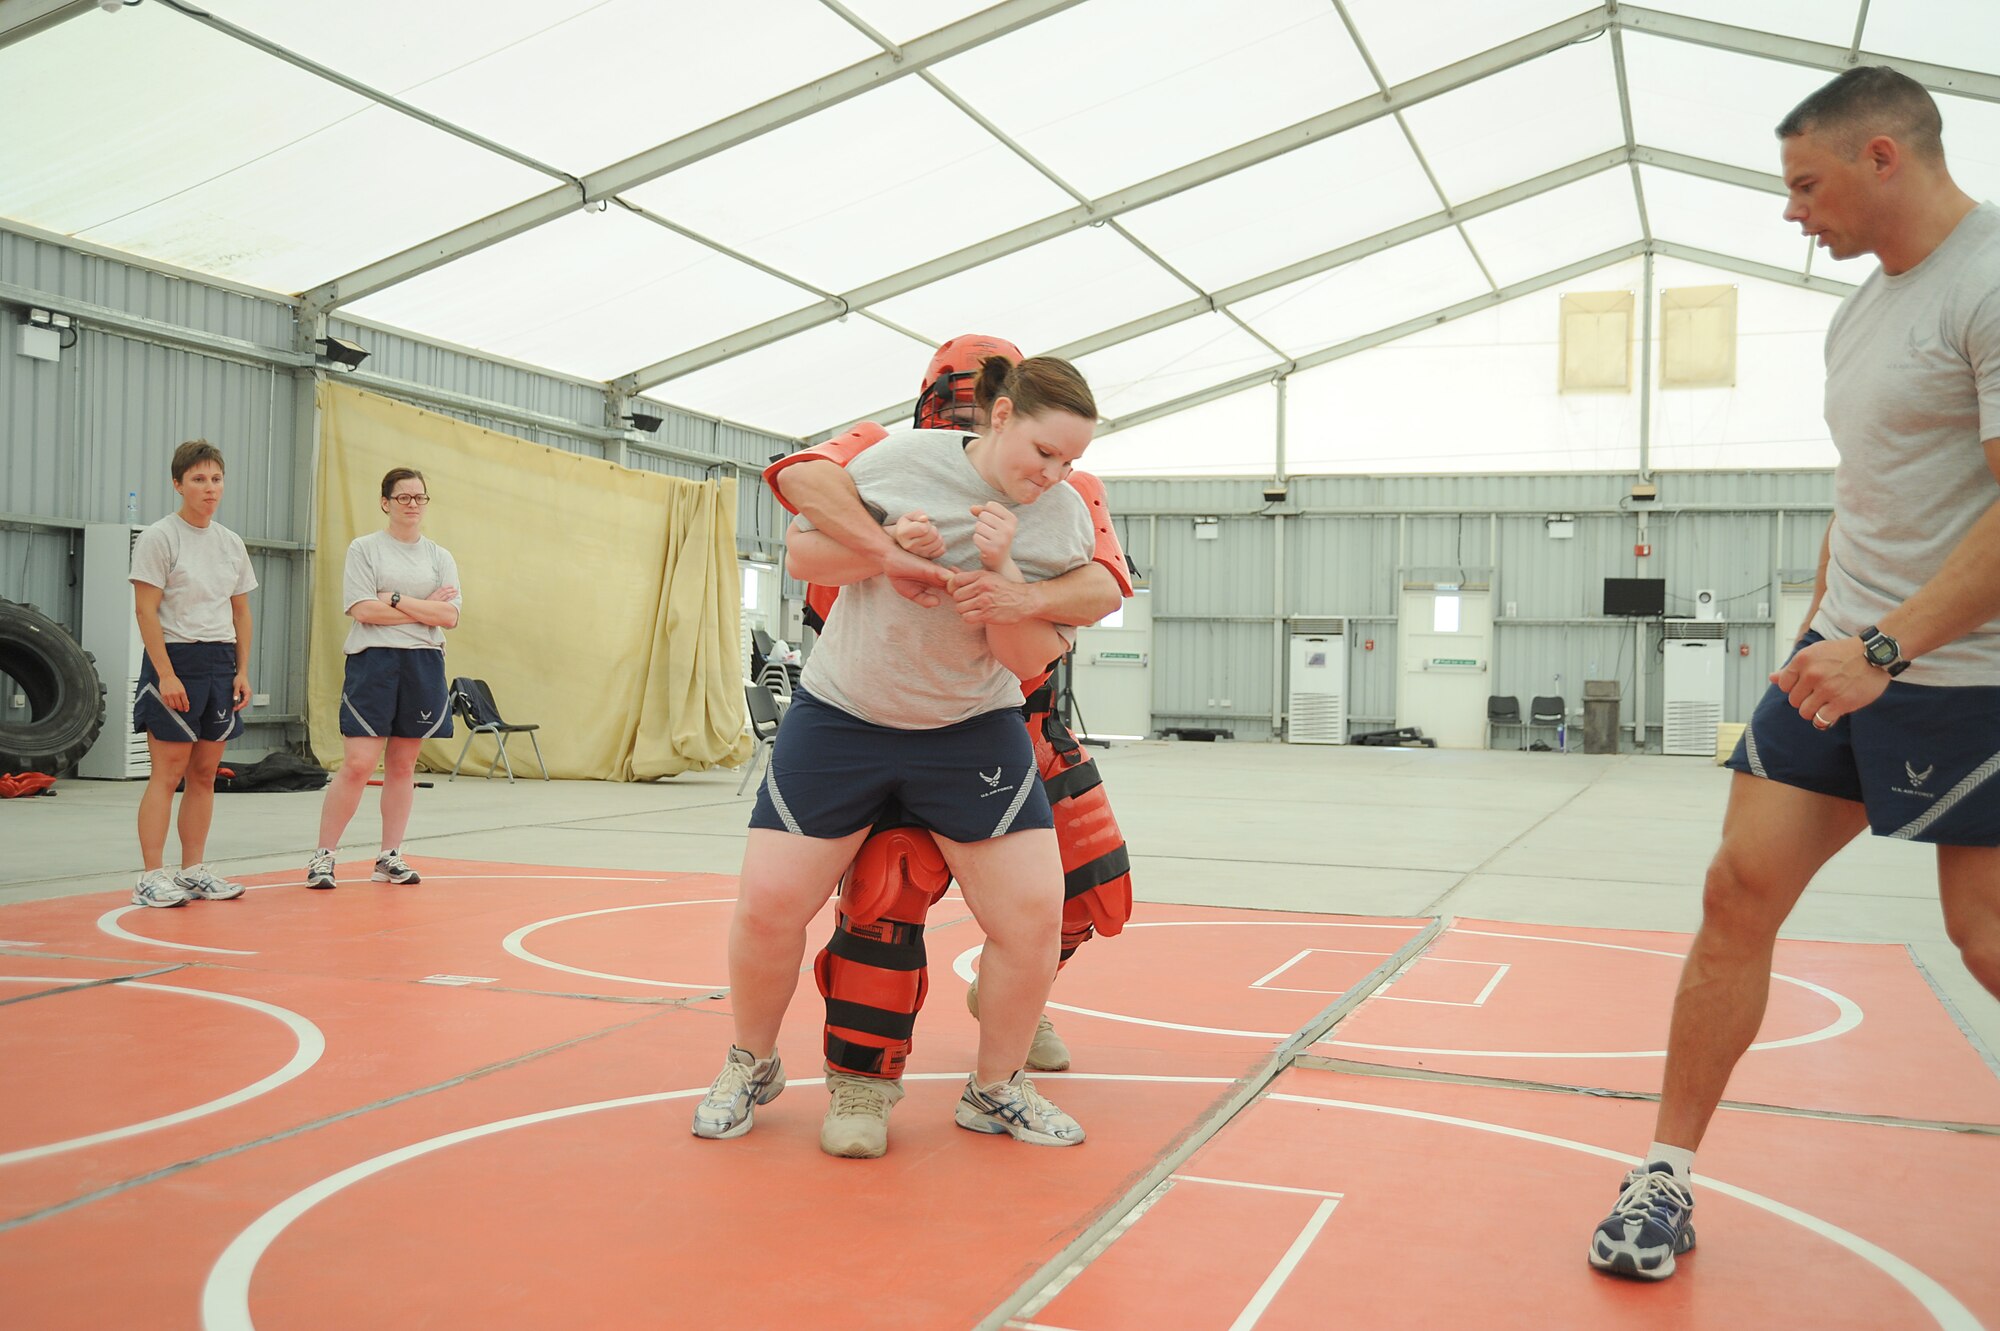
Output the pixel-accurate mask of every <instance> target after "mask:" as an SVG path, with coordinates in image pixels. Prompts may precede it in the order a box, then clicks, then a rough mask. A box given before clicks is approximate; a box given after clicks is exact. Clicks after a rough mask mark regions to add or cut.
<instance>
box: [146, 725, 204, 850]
mask: <svg viewBox="0 0 2000 1331" xmlns="http://www.w3.org/2000/svg"><path fill="white" fill-rule="evenodd" d="M146 752H147V753H149V754H151V755H152V757H153V774H152V775H151V776H150V777H148V778H147V779H146V793H145V794H143V795H141V796H140V797H139V859H140V861H141V863H142V864H143V865H144V866H145V870H146V872H147V873H151V872H152V871H153V870H155V869H158V868H161V867H163V866H164V865H165V863H166V849H167V825H168V824H169V823H171V822H172V821H173V820H174V787H175V786H178V785H179V784H180V783H181V778H182V777H184V776H186V775H187V769H188V759H189V757H190V756H191V755H192V754H193V752H194V745H193V744H173V743H169V742H168V741H166V740H163V739H160V738H158V737H156V736H153V735H147V736H146Z"/></svg>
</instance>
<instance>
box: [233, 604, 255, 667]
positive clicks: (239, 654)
mask: <svg viewBox="0 0 2000 1331" xmlns="http://www.w3.org/2000/svg"><path fill="white" fill-rule="evenodd" d="M229 618H230V620H231V622H232V623H233V624H234V625H235V627H236V673H237V674H239V675H248V674H249V673H250V642H251V639H252V637H253V636H254V635H253V631H252V628H251V624H250V612H249V611H248V610H247V609H246V610H236V611H233V612H232V613H231V614H230V616H229Z"/></svg>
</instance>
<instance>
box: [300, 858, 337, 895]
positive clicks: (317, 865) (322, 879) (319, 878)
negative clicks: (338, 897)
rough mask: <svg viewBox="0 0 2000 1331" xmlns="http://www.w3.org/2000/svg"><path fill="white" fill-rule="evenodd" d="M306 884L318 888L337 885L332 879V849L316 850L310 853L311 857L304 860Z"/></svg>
mask: <svg viewBox="0 0 2000 1331" xmlns="http://www.w3.org/2000/svg"><path fill="white" fill-rule="evenodd" d="M306 886H307V887H320V888H328V887H338V886H339V884H338V883H336V882H334V881H333V852H332V851H330V850H316V851H314V852H313V853H312V858H311V859H309V860H307V861H306Z"/></svg>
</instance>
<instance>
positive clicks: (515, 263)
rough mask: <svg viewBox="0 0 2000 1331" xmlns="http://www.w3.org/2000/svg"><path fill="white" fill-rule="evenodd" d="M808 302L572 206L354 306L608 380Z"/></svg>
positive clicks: (702, 250)
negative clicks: (542, 222) (640, 362)
mask: <svg viewBox="0 0 2000 1331" xmlns="http://www.w3.org/2000/svg"><path fill="white" fill-rule="evenodd" d="M812 299H813V297H812V294H811V293H810V292H807V291H804V290H802V289H800V288H798V287H795V286H793V285H792V284H790V283H788V282H782V281H779V280H778V279H777V278H774V277H770V276H768V275H766V274H765V273H762V272H759V271H758V270H757V269H755V268H752V267H749V266H748V265H746V264H741V263H737V262H736V261H735V260H733V259H727V258H724V257H723V256H721V255H719V254H717V253H716V252H715V251H713V250H711V249H708V248H707V247H706V246H702V245H697V244H695V243H694V242H693V241H691V240H686V239H683V238H682V237H680V236H677V235H675V234H673V233H672V232H670V231H667V230H665V229H664V228H662V227H659V226H655V225H654V224H653V223H651V222H648V221H646V220H644V219H643V218H639V217H636V216H634V215H633V214H631V213H629V212H626V211H625V210H624V209H622V208H616V207H613V208H609V209H607V210H606V211H604V212H596V211H590V212H582V213H572V214H570V215H569V216H567V217H564V218H561V219H559V220H557V221H554V222H551V223H549V224H548V225H547V226H543V227H537V228H536V229H535V230H533V231H528V232H525V233H523V234H521V235H519V236H516V237H514V238H513V239H512V240H507V241H502V242H501V243H500V244H498V245H493V246H490V247H489V248H487V249H483V250H481V251H479V252H478V253H477V254H469V255H467V256H466V257H464V258H462V259H460V260H458V261H457V262H456V263H450V264H446V265H444V266H443V267H440V268H434V269H432V270H431V271H430V272H428V273H425V274H423V275H422V276H420V277H415V278H412V279H411V280H410V281H408V282H404V283H401V284H399V285H397V286H393V287H390V288H389V289H388V290H386V291H382V292H378V293H377V294H375V295H373V296H369V297H367V298H366V299H364V300H360V301H357V302H355V303H354V304H353V305H352V306H351V307H350V308H351V309H352V310H353V311H354V313H355V314H357V315H359V316H361V317H362V318H364V319H372V320H374V321H375V322H377V323H384V324H389V325H392V326H395V327H399V328H415V329H422V330H424V331H426V332H429V333H431V334H433V335H435V336H439V337H443V338H445V339H447V340H449V341H452V342H457V343H459V344H460V345H462V346H468V347H473V348H476V349H477V350H480V351H487V352H491V353H493V354H494V355H497V356H504V357H507V358H508V359H510V360H518V361H526V362H528V363H529V364H534V365H546V366H548V367H550V368H551V369H556V370H561V371H563V372H564V373H566V374H577V375H583V376H584V377H586V378H592V379H609V378H612V377H614V376H616V375H618V374H620V373H622V372H624V371H626V370H629V369H630V368H631V367H632V364H633V362H634V361H635V360H638V359H642V358H646V357H649V356H660V357H664V356H668V355H672V354H674V353H675V352H679V351H686V350H687V349H689V348H690V347H694V346H698V345H700V344H702V343H704V342H707V341H709V340H711V339H713V338H717V337H721V336H723V335H724V334H726V333H730V332H733V331H734V330H736V329H737V328H739V327H741V326H743V325H744V324H746V323H756V322H759V321H761V320H763V319H768V318H771V317H772V316H774V315H778V314H782V313H784V312H785V311H786V310H791V309H796V308H798V307H799V306H800V305H803V304H807V303H809V302H810V301H811V300H812Z"/></svg>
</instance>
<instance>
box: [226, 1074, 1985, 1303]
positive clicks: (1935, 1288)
mask: <svg viewBox="0 0 2000 1331" xmlns="http://www.w3.org/2000/svg"><path fill="white" fill-rule="evenodd" d="M965 1075H966V1074H965V1073H963V1072H912V1073H906V1074H904V1080H905V1081H959V1080H962V1079H963V1078H964V1077H965ZM1060 1079H1061V1080H1063V1081H1164V1082H1175V1083H1190V1082H1198V1083H1202V1084H1204V1085H1218V1086H1227V1085H1233V1084H1234V1083H1235V1078H1232V1077H1149V1076H1144V1075H1140V1074H1122V1075H1115V1076H1105V1075H1100V1074H1096V1073H1089V1072H1071V1073H1064V1074H1061V1078H1060ZM825 1080H826V1079H825V1078H824V1077H798V1078H793V1079H792V1080H791V1081H790V1082H789V1083H788V1084H789V1085H793V1086H816V1085H821V1084H823V1083H824V1082H825ZM707 1093H708V1087H706V1086H693V1087H689V1088H687V1089H685V1090H678V1091H658V1092H654V1093H652V1094H649V1095H628V1096H624V1097H621V1098H619V1099H615V1100H597V1101H592V1102H589V1103H585V1104H575V1105H564V1106H562V1107H560V1108H557V1109H544V1110H540V1111H538V1112H536V1113H532V1114H521V1115H518V1116H517V1117H514V1118H507V1119H499V1120H497V1121H495V1122H491V1123H482V1124H479V1125H477V1126H475V1127H470V1128H461V1129H459V1130H458V1131H456V1132H448V1133H444V1134H442V1135H440V1136H436V1137H431V1138H428V1139H426V1140H424V1141H420V1142H413V1143H411V1144H410V1145H408V1146H403V1147H399V1148H397V1149H396V1150H393V1151H388V1152H385V1153H384V1154H382V1155H378V1156H375V1157H373V1158H372V1159H368V1160H363V1161H361V1162H360V1163H359V1164H355V1165H350V1166H349V1167H348V1168H346V1169H343V1170H341V1171H340V1172H339V1173H336V1174H331V1175H328V1176H327V1177H326V1178H323V1179H321V1180H320V1181H319V1182H317V1183H314V1184H312V1185H310V1186H309V1187H306V1188H303V1189H301V1190H300V1191H298V1192H295V1193H293V1194H292V1195H291V1196H290V1197H287V1198H286V1199H285V1200H284V1201H282V1202H279V1203H278V1204H277V1205H276V1206H274V1207H272V1208H271V1209H270V1210H268V1211H266V1212H264V1213H263V1214H262V1215H260V1216H258V1217H257V1218H256V1219H255V1220H253V1221H251V1222H250V1224H249V1225H248V1226H247V1227H245V1228H244V1230H243V1232H242V1233H240V1234H238V1235H237V1236H236V1237H235V1238H234V1239H233V1240H231V1241H230V1243H229V1246H228V1247H227V1248H225V1249H223V1251H222V1255H221V1256H220V1257H218V1258H216V1261H215V1265H214V1266H213V1267H211V1268H209V1272H208V1277H207V1279H206V1280H205V1281H204V1282H203V1283H202V1291H201V1316H202V1328H203V1331H255V1327H256V1323H255V1322H253V1321H252V1320H251V1317H250V1282H251V1279H252V1277H254V1276H255V1274H256V1271H257V1264H258V1263H259V1262H260V1261H261V1260H262V1259H263V1256H264V1254H265V1253H266V1252H267V1251H268V1250H269V1249H270V1247H271V1245H272V1244H273V1243H274V1242H276V1241H277V1239H278V1236H279V1235H281V1234H283V1233H284V1232H285V1230H286V1229H287V1228H288V1227H289V1226H290V1225H291V1224H292V1223H293V1222H294V1221H296V1220H298V1219H299V1217H301V1216H303V1215H304V1214H305V1213H306V1212H308V1211H310V1210H311V1209H312V1208H313V1207H315V1206H317V1205H319V1204H320V1203H321V1202H323V1201H325V1200H327V1199H328V1198H329V1197H332V1196H335V1195H336V1194H338V1193H340V1192H341V1191H343V1190H344V1189H346V1188H349V1187H352V1186H353V1185H354V1184H356V1183H359V1182H361V1181H362V1180H364V1179H367V1178H372V1177H373V1176H375V1175H376V1174H380V1173H383V1172H384V1171H386V1170H389V1169H392V1168H394V1167H395V1166H397V1165H401V1164H405V1163H407V1162H409V1161H411V1160H415V1159H419V1158H421V1157H423V1156H426V1155H429V1154H431V1153H432V1152H434V1151H441V1150H443V1149H445V1148H446V1147H449V1146H457V1145H459V1144H461V1143H463V1142H469V1141H476V1140H478V1139H480V1138H482V1137H490V1136H493V1135H495V1134H496V1133H501V1132H507V1131H510V1130H512V1129H514V1128H522V1127H531V1126H535V1125H538V1124H542V1123H552V1122H556V1121H559V1120H561V1119H566V1118H575V1117H577V1116H579V1115H582V1114H594V1113H597V1112H599V1111H601V1110H606V1109H626V1108H631V1107H634V1106H637V1105H649V1104H660V1103H664V1102H666V1101H669V1100H689V1099H694V1098H695V1097H697V1096H702V1095H706V1094H707ZM1268 1099H1269V1100H1272V1101H1283V1102H1287V1103H1295V1104H1306V1105H1322V1106H1325V1107H1327V1108H1332V1109H1353V1110H1357V1111H1361V1112H1364V1113H1373V1114H1389V1115H1393V1116H1397V1117H1401V1118H1412V1119H1418V1120H1422V1121H1427V1122H1432V1123H1439V1124H1443V1125H1445V1126H1448V1127H1462V1128H1471V1129H1473V1130H1475V1131H1480V1132H1491V1133H1497V1134H1499V1135H1501V1136H1507V1137H1515V1138H1518V1139H1520V1140H1522V1141H1531V1142H1539V1143H1542V1144H1544V1145H1549V1146H1560V1147H1564V1148H1566V1149H1568V1150H1573V1151H1580V1152H1582V1153H1584V1154H1586V1155H1594V1156H1597V1157H1599V1158H1601V1159H1605V1160H1615V1161H1617V1162H1619V1163H1620V1164H1623V1165H1625V1166H1626V1167H1628V1168H1630V1167H1632V1166H1636V1165H1637V1164H1639V1157H1638V1156H1635V1155H1626V1154H1624V1153H1623V1152H1620V1151H1612V1150H1607V1149H1606V1148H1604V1147H1602V1146H1593V1145H1591V1144H1589V1143H1587V1142H1577V1141H1570V1140H1568V1139H1566V1138H1562V1137H1552V1136H1548V1135H1546V1134H1544V1133H1539V1132H1530V1131H1527V1130H1526V1129H1523V1128H1513V1127H1507V1126H1505V1125H1502V1124H1498V1123H1487V1122H1483V1121H1481V1120H1479V1119H1465V1118H1454V1117H1451V1116H1450V1115H1445V1114H1432V1113H1426V1112H1424V1111H1422V1110H1417V1109H1404V1108H1401V1107H1399V1106H1393V1105H1375V1104H1366V1103H1361V1102H1357V1101H1350V1100H1328V1099H1322V1098H1318V1097H1314V1096H1303V1095H1288V1094H1273V1095H1271V1096H1269V1097H1268ZM1702 1186H1703V1188H1704V1189H1705V1190H1706V1191H1708V1192H1712V1193H1717V1194H1720V1195H1722V1196H1725V1197H1731V1198H1734V1199H1735V1200H1737V1201H1740V1202H1744V1203H1746V1204H1748V1205H1750V1206H1754V1207H1757V1208H1758V1209H1759V1210H1762V1211H1765V1212H1767V1213H1769V1214H1771V1215H1774V1216H1776V1217H1777V1218H1779V1219H1780V1220H1785V1221H1789V1222H1790V1223H1792V1224H1795V1225H1798V1226H1799V1227H1800V1228H1802V1229H1805V1230H1806V1231H1807V1232H1809V1233H1812V1234H1816V1235H1818V1236H1820V1237H1822V1238H1825V1239H1828V1240H1829V1241H1831V1242H1833V1243H1835V1244H1837V1245H1839V1246H1840V1247H1843V1248H1845V1249H1847V1250H1848V1251H1849V1252H1851V1253H1853V1254H1855V1255H1856V1256H1858V1257H1860V1258H1861V1259H1862V1260H1863V1261H1865V1262H1867V1263H1869V1264H1870V1265H1871V1266H1874V1267H1875V1268H1876V1269H1877V1270H1879V1271H1881V1272H1882V1273H1883V1274H1884V1275H1886V1276H1888V1277H1889V1278H1890V1279H1891V1280H1893V1281H1895V1282H1896V1283H1897V1284H1898V1285H1900V1286H1902V1287H1903V1288H1904V1289H1905V1290H1907V1291H1909V1293H1910V1294H1911V1296H1912V1297H1914V1298H1915V1299H1916V1300H1917V1301H1918V1302H1919V1303H1920V1304H1922V1305H1923V1307H1924V1309H1925V1311H1927V1312H1929V1313H1930V1314H1931V1316H1932V1318H1933V1319H1934V1320H1935V1321H1936V1322H1937V1324H1938V1325H1939V1326H1940V1327H1942V1328H1944V1331H1981V1329H1980V1325H1979V1322H1978V1320H1977V1319H1975V1318H1974V1317H1973V1316H1972V1314H1971V1312H1970V1311H1968V1310H1967V1309H1966V1307H1965V1305H1963V1304H1961V1303H1960V1302H1958V1300H1957V1299H1955V1298H1953V1297H1952V1296H1951V1294H1950V1293H1949V1292H1948V1291H1947V1290H1946V1289H1945V1288H1944V1287H1943V1286H1942V1285H1940V1284H1938V1282H1937V1281H1935V1280H1933V1279H1931V1277H1929V1276H1928V1275H1926V1274H1924V1273H1923V1272H1922V1271H1920V1270H1918V1269H1917V1268H1916V1267H1914V1266H1912V1265H1911V1264H1910V1263H1908V1262H1906V1261H1904V1260H1903V1259H1902V1258H1900V1257H1897V1256H1895V1255H1894V1254H1893V1253H1889V1252H1886V1251H1884V1250H1883V1249H1881V1248H1878V1247H1876V1246H1875V1245H1874V1244H1872V1243H1869V1242H1868V1241H1867V1240H1865V1239H1861V1238H1858V1237H1856V1236H1855V1235H1853V1234H1850V1233H1848V1232H1847V1231H1846V1230H1844V1229H1841V1228H1840V1227H1839V1226H1837V1225H1834V1224H1831V1223H1829V1222H1827V1221H1824V1220H1821V1219H1820V1218H1819V1217H1817V1216H1814V1215H1811V1214H1808V1213H1807V1212H1804V1211H1801V1210H1798V1209H1797V1208H1795V1207H1791V1206H1787V1205H1786V1204H1784V1203H1783V1202H1779V1201H1774V1200H1772V1199H1771V1198H1768V1197H1764V1196H1762V1195H1760V1194H1758V1193H1754V1192H1751V1191H1749V1190H1748V1189H1745V1188H1738V1187H1735V1186H1734V1185H1732V1184H1728V1183H1724V1182H1721V1181H1720V1180H1718V1179H1716V1178H1715V1177H1713V1176H1712V1175H1708V1174H1704V1175H1702ZM1028 1325H1033V1324H1028Z"/></svg>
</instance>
